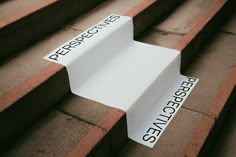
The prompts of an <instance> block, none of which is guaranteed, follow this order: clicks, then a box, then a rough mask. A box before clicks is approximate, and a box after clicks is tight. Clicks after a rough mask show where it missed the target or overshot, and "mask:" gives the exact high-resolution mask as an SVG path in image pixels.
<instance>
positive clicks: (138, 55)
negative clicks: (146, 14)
mask: <svg viewBox="0 0 236 157" xmlns="http://www.w3.org/2000/svg"><path fill="white" fill-rule="evenodd" d="M44 58H45V59H47V60H49V61H53V62H56V63H59V64H62V65H65V66H66V68H67V71H68V74H69V81H70V88H71V91H72V93H74V94H77V95H79V96H82V97H85V98H88V99H91V100H95V101H97V102H100V103H103V104H105V105H108V106H111V107H115V108H119V109H122V110H124V111H126V112H127V125H128V136H129V138H131V139H133V140H134V141H137V142H139V143H141V144H144V145H146V146H148V147H153V146H154V144H155V143H156V141H157V140H158V139H159V137H160V135H161V134H162V132H163V131H164V130H165V128H166V127H167V125H168V124H169V122H170V121H171V119H172V118H173V117H174V115H175V114H176V113H177V111H178V109H179V108H180V107H181V105H182V104H183V102H184V101H185V99H186V98H187V96H188V95H189V93H190V92H191V90H192V89H193V87H194V86H195V84H196V83H197V81H198V79H195V78H189V77H186V76H182V75H180V72H179V71H180V61H181V56H180V52H179V51H176V50H173V49H168V48H164V47H159V46H153V45H149V44H144V43H140V42H137V41H134V40H133V23H132V19H131V18H130V17H125V16H120V15H110V16H108V17H107V18H106V19H104V20H103V21H101V22H100V23H98V24H97V25H95V26H94V27H91V28H89V29H88V30H86V31H85V32H84V33H82V34H81V35H79V36H78V37H76V38H74V39H72V40H71V41H69V42H67V43H65V44H64V45H62V46H60V47H59V48H57V49H56V50H54V51H53V52H51V53H50V54H48V55H47V56H45V57H44Z"/></svg>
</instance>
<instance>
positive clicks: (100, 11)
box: [69, 0, 142, 31]
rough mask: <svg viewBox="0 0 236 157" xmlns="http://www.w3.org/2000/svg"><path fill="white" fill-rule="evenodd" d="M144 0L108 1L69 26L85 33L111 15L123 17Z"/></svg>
mask: <svg viewBox="0 0 236 157" xmlns="http://www.w3.org/2000/svg"><path fill="white" fill-rule="evenodd" d="M141 1H142V0H129V1H125V0H115V1H106V2H105V3H103V4H102V5H100V6H98V7H97V8H95V9H93V10H91V11H89V12H88V13H87V14H85V15H83V16H81V17H80V18H78V19H76V20H75V21H74V22H72V23H71V24H69V26H71V27H73V28H76V29H78V30H83V31H85V30H86V29H88V28H89V27H91V26H93V25H95V24H96V23H98V22H99V21H101V20H102V19H104V18H105V17H107V16H108V15H110V14H119V15H122V14H124V13H126V12H128V11H129V10H131V9H132V8H133V7H135V6H136V5H137V4H139V3H140V2H141Z"/></svg>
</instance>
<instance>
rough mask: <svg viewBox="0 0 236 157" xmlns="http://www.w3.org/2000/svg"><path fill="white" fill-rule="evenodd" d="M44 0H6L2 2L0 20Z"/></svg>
mask: <svg viewBox="0 0 236 157" xmlns="http://www.w3.org/2000/svg"><path fill="white" fill-rule="evenodd" d="M41 1H42V0H30V1H25V0H17V1H5V2H1V3H0V20H2V19H4V18H7V17H10V16H12V15H14V14H17V13H19V12H20V11H23V10H25V9H27V8H29V7H31V6H34V5H36V4H37V3H40V2H41Z"/></svg>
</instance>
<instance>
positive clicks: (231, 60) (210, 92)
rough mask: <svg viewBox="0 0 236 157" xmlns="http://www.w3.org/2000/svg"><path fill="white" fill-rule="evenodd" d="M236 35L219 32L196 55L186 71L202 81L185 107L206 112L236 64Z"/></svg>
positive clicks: (186, 73)
mask: <svg viewBox="0 0 236 157" xmlns="http://www.w3.org/2000/svg"><path fill="white" fill-rule="evenodd" d="M235 41H236V36H234V35H230V34H227V33H218V34H217V35H216V36H215V37H214V39H212V40H211V42H208V43H207V45H206V47H205V48H204V49H203V50H201V51H200V52H199V54H198V55H197V56H195V60H194V61H193V62H192V65H190V66H189V67H188V68H187V69H188V70H187V71H186V72H185V73H184V74H185V75H189V76H192V77H196V78H199V79H200V81H199V83H198V84H197V85H196V87H195V88H194V90H193V91H192V93H191V94H190V96H189V97H188V99H187V100H186V102H185V103H184V105H183V106H184V107H186V108H190V109H192V110H195V111H198V112H203V113H206V111H207V109H208V107H209V105H210V104H211V101H212V100H213V98H214V96H215V95H216V93H217V91H218V89H219V88H220V86H221V84H222V82H223V81H224V79H225V78H226V76H227V75H228V73H229V72H230V70H231V67H232V66H234V65H235V64H236V53H235V50H236V44H235Z"/></svg>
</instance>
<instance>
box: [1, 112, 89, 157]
mask: <svg viewBox="0 0 236 157" xmlns="http://www.w3.org/2000/svg"><path fill="white" fill-rule="evenodd" d="M92 127H93V126H92V125H89V124H87V123H85V122H82V121H78V120H77V119H75V118H73V117H71V116H68V115H65V114H62V113H60V112H58V111H52V112H51V113H49V115H48V116H47V117H45V118H44V119H43V120H42V121H40V122H39V123H38V124H36V125H35V126H33V127H32V128H31V129H29V130H27V132H26V134H25V136H24V137H22V139H21V140H20V141H18V142H17V143H16V144H15V145H14V147H12V148H11V149H10V150H9V151H8V153H7V154H5V156H6V157H28V156H29V157H30V156H34V157H45V156H47V157H60V156H61V157H63V156H65V155H66V154H67V153H68V152H69V151H70V150H71V149H72V148H73V147H74V146H75V145H76V144H77V143H79V141H80V140H81V139H82V138H83V137H84V136H85V135H86V134H87V133H88V131H89V130H90V129H91V128H92Z"/></svg>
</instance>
